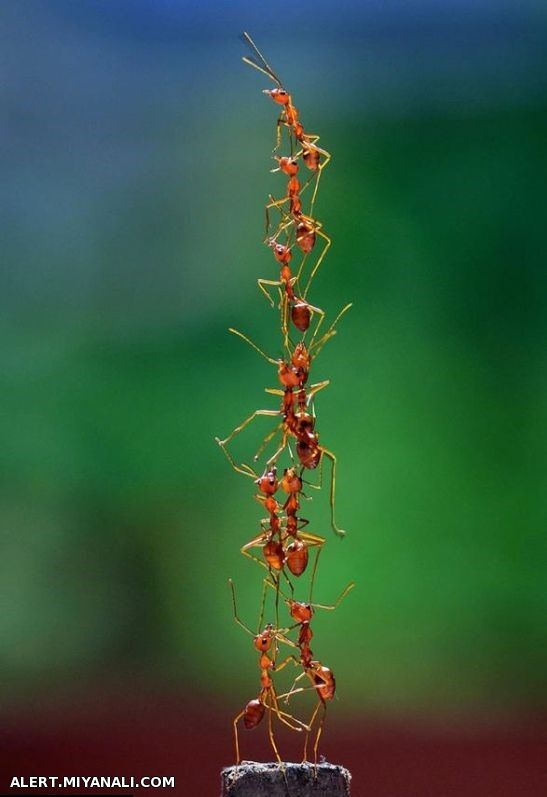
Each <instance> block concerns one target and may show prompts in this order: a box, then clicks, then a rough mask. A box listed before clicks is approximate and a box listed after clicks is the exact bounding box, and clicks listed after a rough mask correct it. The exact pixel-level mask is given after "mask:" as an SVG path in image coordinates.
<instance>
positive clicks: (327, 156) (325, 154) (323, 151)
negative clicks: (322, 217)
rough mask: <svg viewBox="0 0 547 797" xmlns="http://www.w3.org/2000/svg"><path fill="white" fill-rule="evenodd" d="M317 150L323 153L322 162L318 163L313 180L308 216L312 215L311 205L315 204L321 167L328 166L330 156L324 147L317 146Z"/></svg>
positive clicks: (321, 171)
mask: <svg viewBox="0 0 547 797" xmlns="http://www.w3.org/2000/svg"><path fill="white" fill-rule="evenodd" d="M317 150H318V151H319V152H320V153H321V154H322V155H323V158H324V160H323V163H320V164H319V169H318V174H317V180H316V182H315V187H314V189H313V195H312V198H311V203H310V216H313V206H314V205H315V198H316V196H317V189H318V188H319V180H320V179H321V175H322V174H323V169H324V168H325V166H328V163H329V161H330V159H331V157H332V156H331V154H330V152H327V151H326V150H325V149H320V148H319V147H317Z"/></svg>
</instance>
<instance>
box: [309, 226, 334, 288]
mask: <svg viewBox="0 0 547 797" xmlns="http://www.w3.org/2000/svg"><path fill="white" fill-rule="evenodd" d="M315 232H316V233H317V235H319V236H321V238H323V240H324V241H325V246H324V247H323V251H322V252H321V254H320V255H319V258H318V260H317V263H316V264H315V266H314V267H313V268H312V271H311V274H310V276H309V277H308V282H307V284H306V289H305V290H304V294H303V298H304V299H305V298H306V296H307V295H308V291H309V289H310V286H311V284H312V282H313V279H314V277H315V275H316V274H317V272H318V270H319V266H320V265H321V263H322V262H323V259H324V257H325V255H326V254H327V252H328V251H329V249H330V246H331V243H332V241H331V239H330V238H329V236H328V235H327V234H326V233H325V232H323V230H321V229H319V228H318V227H316V228H315Z"/></svg>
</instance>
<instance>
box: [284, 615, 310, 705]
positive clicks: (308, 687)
mask: <svg viewBox="0 0 547 797" xmlns="http://www.w3.org/2000/svg"><path fill="white" fill-rule="evenodd" d="M296 625H300V623H296ZM299 663H300V662H299ZM305 675H306V672H305V671H304V672H301V673H300V675H297V676H296V678H295V679H294V681H293V685H292V686H291V688H290V689H289V691H288V692H285V693H284V694H283V695H278V698H279V700H283V699H284V700H285V703H288V702H289V698H290V697H291V696H292V695H296V694H298V692H304V691H305V690H308V689H315V687H314V686H301V687H300V688H299V689H295V688H294V687H295V686H296V684H297V683H298V681H299V680H300V679H301V678H304V677H305Z"/></svg>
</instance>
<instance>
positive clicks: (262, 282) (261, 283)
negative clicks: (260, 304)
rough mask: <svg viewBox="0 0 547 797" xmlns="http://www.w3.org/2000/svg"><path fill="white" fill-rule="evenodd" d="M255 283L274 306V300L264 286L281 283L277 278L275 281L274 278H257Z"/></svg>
mask: <svg viewBox="0 0 547 797" xmlns="http://www.w3.org/2000/svg"><path fill="white" fill-rule="evenodd" d="M257 284H258V287H259V288H260V290H261V291H262V293H263V294H264V296H265V297H266V299H267V300H268V301H269V303H270V304H271V306H272V307H275V302H274V300H273V299H272V297H271V296H270V294H269V292H268V290H267V289H266V288H265V287H264V286H265V285H271V286H277V287H279V286H280V285H281V284H282V283H281V282H279V281H278V280H277V281H276V280H265V279H259V280H257Z"/></svg>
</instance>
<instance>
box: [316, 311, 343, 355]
mask: <svg viewBox="0 0 547 797" xmlns="http://www.w3.org/2000/svg"><path fill="white" fill-rule="evenodd" d="M351 307H353V304H352V302H350V303H349V304H346V305H344V307H342V309H341V310H340V312H339V313H338V315H337V316H336V318H335V319H334V321H333V322H332V324H331V325H330V327H329V328H328V330H327V331H326V332H325V334H324V335H323V337H322V338H320V339H319V340H318V341H317V342H316V343H314V344H313V346H310V350H311V349H312V348H313V349H317V350H316V351H314V354H313V356H314V357H317V356H318V355H319V353H320V352H321V350H322V349H323V346H324V345H325V343H327V342H328V341H329V340H330V339H331V338H332V337H334V335H336V325H337V324H338V322H339V321H340V319H341V318H342V316H344V315H345V314H346V313H347V312H348V310H349V309H350V308H351Z"/></svg>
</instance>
